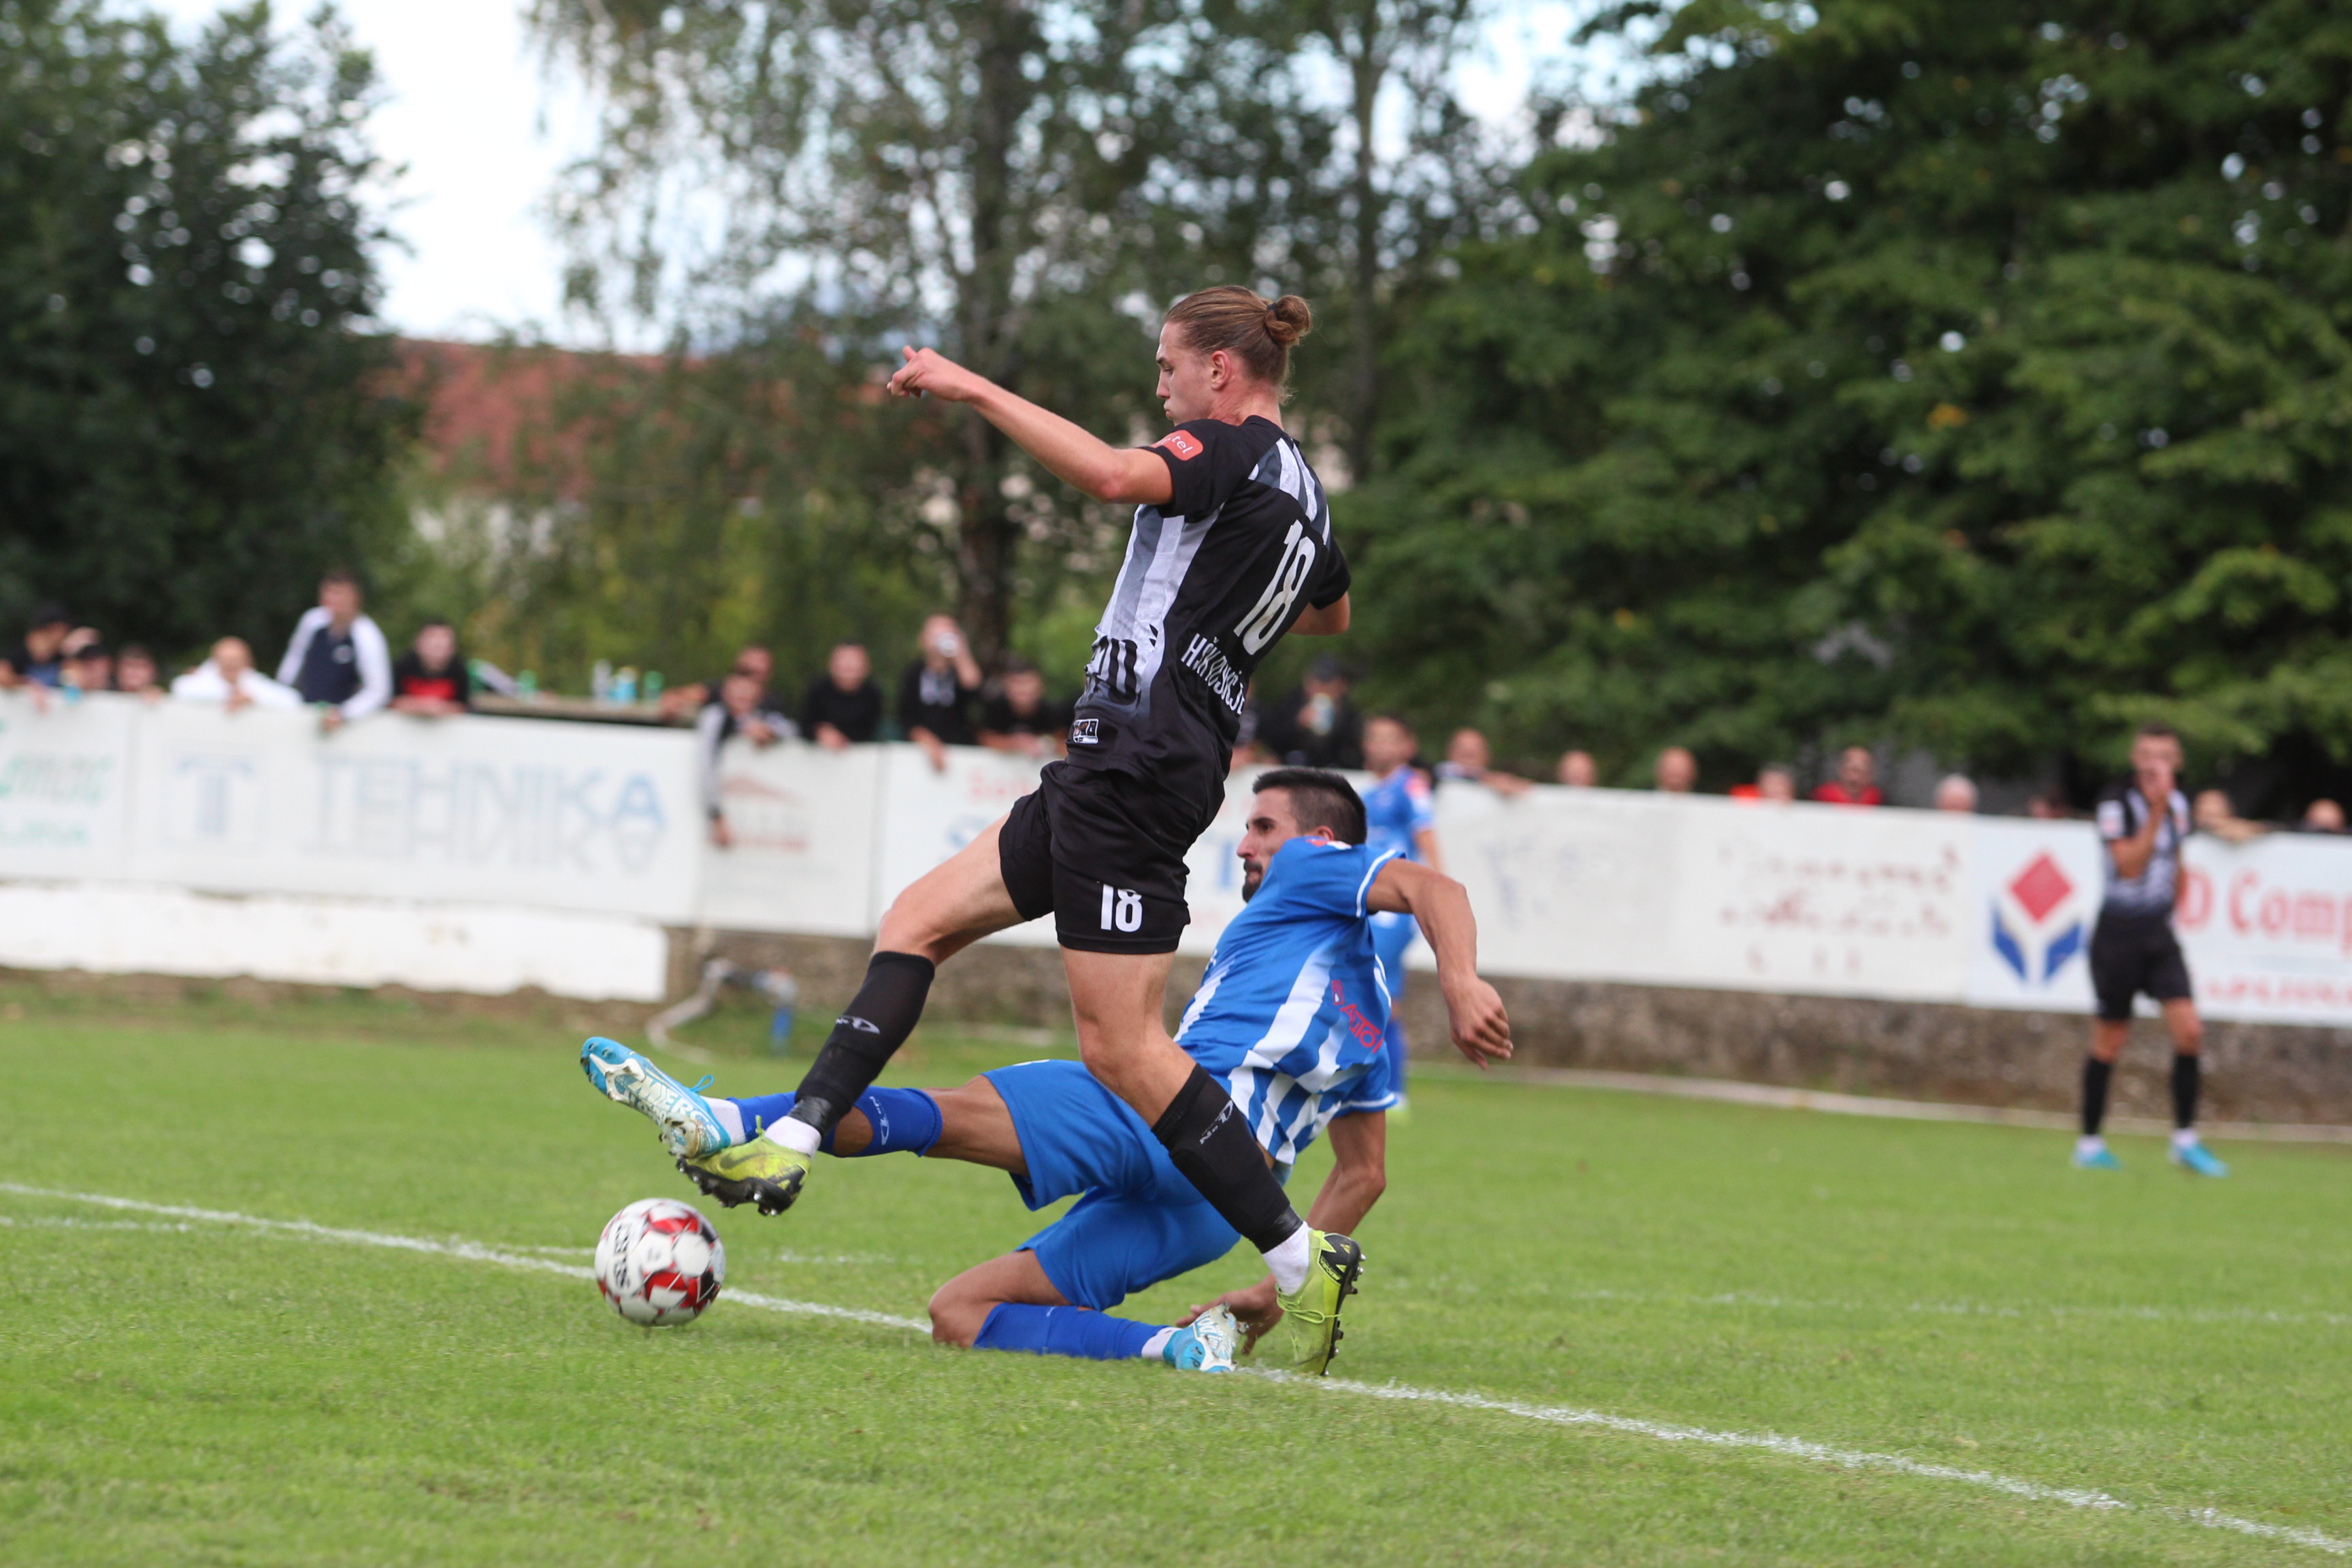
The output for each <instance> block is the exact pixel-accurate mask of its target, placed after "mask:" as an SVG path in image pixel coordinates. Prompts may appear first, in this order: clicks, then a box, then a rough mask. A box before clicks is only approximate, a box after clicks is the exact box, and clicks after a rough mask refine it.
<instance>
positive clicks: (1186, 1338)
mask: <svg viewBox="0 0 2352 1568" xmlns="http://www.w3.org/2000/svg"><path fill="white" fill-rule="evenodd" d="M1241 1342H1242V1325H1241V1322H1240V1321H1239V1320H1238V1319H1236V1318H1235V1317H1234V1311H1233V1309H1232V1308H1231V1307H1227V1306H1224V1305H1223V1304H1220V1305H1217V1306H1214V1307H1212V1308H1210V1309H1209V1310H1207V1311H1205V1312H1203V1313H1202V1314H1201V1315H1200V1316H1199V1317H1197V1318H1195V1319H1193V1320H1192V1323H1191V1324H1190V1325H1189V1326H1188V1327H1185V1328H1181V1329H1179V1330H1177V1331H1175V1332H1174V1333H1172V1334H1171V1335H1169V1336H1168V1342H1167V1343H1166V1344H1164V1345H1161V1346H1160V1360H1161V1361H1164V1362H1166V1363H1168V1364H1169V1365H1170V1366H1172V1367H1174V1368H1175V1369H1176V1370H1177V1371H1179V1372H1231V1371H1233V1370H1234V1348H1235V1347H1236V1346H1238V1345H1239V1344H1240V1343H1241Z"/></svg>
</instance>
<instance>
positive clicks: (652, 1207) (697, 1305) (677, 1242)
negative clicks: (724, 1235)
mask: <svg viewBox="0 0 2352 1568" xmlns="http://www.w3.org/2000/svg"><path fill="white" fill-rule="evenodd" d="M726 1278H727V1248H726V1247H724V1246H723V1245H721V1244H720V1242H719V1233H718V1232H717V1231H715V1230H713V1229H711V1228H710V1222H709V1220H707V1219H705V1218H703V1217H702V1215H701V1214H700V1213H699V1212H698V1211H697V1210H696V1209H694V1208H693V1207H692V1206H690V1205H687V1204H682V1203H679V1202H677V1200H676V1199H674V1198H640V1199H638V1200H637V1201H636V1202H635V1203H633V1204H631V1205H629V1206H628V1207H627V1208H625V1209H623V1210H622V1211H621V1212H620V1213H619V1214H616V1215H614V1216H613V1218H612V1221H611V1223H609V1224H607V1225H606V1226H604V1235H603V1236H600V1237H597V1238H596V1289H599V1290H601V1291H603V1292H604V1300H606V1301H608V1302H610V1303H612V1307H613V1310H614V1311H616V1312H618V1313H620V1314H621V1316H623V1317H624V1318H626V1319H627V1320H628V1321H631V1322H633V1323H642V1324H644V1325H645V1326H646V1328H649V1329H659V1328H667V1327H668V1326H670V1325H671V1324H673V1323H690V1322H692V1321H694V1320H695V1319H697V1318H698V1317H700V1316H702V1310H703V1309H704V1308H705V1307H708V1306H709V1305H710V1303H711V1302H713V1301H715V1300H718V1299H719V1285H720V1284H721V1283H723V1282H724V1281H725V1279H726Z"/></svg>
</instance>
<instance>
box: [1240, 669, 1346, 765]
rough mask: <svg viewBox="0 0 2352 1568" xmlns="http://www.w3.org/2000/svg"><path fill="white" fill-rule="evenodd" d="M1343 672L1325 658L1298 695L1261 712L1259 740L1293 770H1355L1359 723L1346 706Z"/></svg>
mask: <svg viewBox="0 0 2352 1568" xmlns="http://www.w3.org/2000/svg"><path fill="white" fill-rule="evenodd" d="M1348 688H1349V679H1348V672H1347V670H1346V669H1345V668H1342V667H1341V666H1340V664H1339V660H1338V659H1336V658H1331V657H1330V656H1329V655H1328V654H1326V655H1324V656H1323V657H1322V658H1318V659H1317V660H1316V661H1315V663H1314V665H1313V667H1312V668H1309V669H1308V670H1307V679H1306V680H1305V681H1303V682H1301V683H1300V685H1299V688H1298V689H1297V691H1294V692H1292V693H1291V694H1290V695H1289V696H1288V697H1286V698H1284V699H1283V700H1281V701H1279V702H1277V703H1276V704H1274V705H1273V706H1272V707H1271V708H1268V709H1267V710H1266V711H1265V722H1264V724H1263V725H1262V726H1261V727H1260V728H1259V731H1258V739H1259V740H1260V741H1262V742H1265V748H1266V749H1267V750H1268V751H1270V752H1273V753H1274V754H1275V755H1276V756H1277V757H1279V758H1281V759H1282V760H1283V761H1284V762H1285V763H1288V764H1290V765H1291V766H1292V767H1295V768H1360V767H1362V766H1363V765H1364V717H1363V715H1362V714H1360V713H1359V712H1357V711H1356V705H1355V704H1354V703H1353V702H1351V701H1349V700H1348Z"/></svg>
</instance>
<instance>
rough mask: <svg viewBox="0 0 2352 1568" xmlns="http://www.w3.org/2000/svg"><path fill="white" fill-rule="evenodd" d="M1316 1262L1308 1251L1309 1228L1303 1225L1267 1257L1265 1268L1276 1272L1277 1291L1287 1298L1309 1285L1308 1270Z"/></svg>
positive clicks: (1275, 1283)
mask: <svg viewBox="0 0 2352 1568" xmlns="http://www.w3.org/2000/svg"><path fill="white" fill-rule="evenodd" d="M1314 1260H1315V1255H1314V1254H1313V1253H1312V1252H1310V1251H1308V1250H1307V1227H1306V1226H1303V1225H1302V1226H1299V1227H1298V1228H1297V1230H1294V1231H1292V1232H1291V1233H1290V1235H1289V1236H1288V1237H1286V1239H1285V1240H1284V1241H1283V1243H1282V1245H1281V1246H1279V1247H1276V1248H1275V1249H1274V1250H1273V1251H1272V1252H1269V1253H1267V1254H1266V1255H1265V1266H1266V1267H1267V1268H1270V1269H1272V1270H1274V1285H1275V1289H1277V1290H1280V1291H1281V1292H1282V1293H1283V1294H1284V1295H1286V1296H1287V1295H1289V1294H1291V1293H1292V1292H1293V1291H1295V1290H1297V1289H1298V1288H1299V1287H1300V1286H1301V1285H1304V1284H1306V1283H1307V1265H1308V1264H1310V1263H1312V1262H1314Z"/></svg>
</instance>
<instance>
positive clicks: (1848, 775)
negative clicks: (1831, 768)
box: [1813, 746, 1886, 805]
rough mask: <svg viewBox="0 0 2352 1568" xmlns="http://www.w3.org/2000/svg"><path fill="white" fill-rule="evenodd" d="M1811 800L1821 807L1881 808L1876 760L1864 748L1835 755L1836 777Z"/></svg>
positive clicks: (1823, 785) (1883, 798)
mask: <svg viewBox="0 0 2352 1568" xmlns="http://www.w3.org/2000/svg"><path fill="white" fill-rule="evenodd" d="M1813 798H1814V799H1815V800H1818V801H1820V802H1822V804H1823V805H1885V804H1886V795H1885V791H1883V790H1881V789H1880V788H1879V787H1878V759H1877V758H1875V757H1874V756H1872V755H1871V754H1870V748H1869V747H1868V746H1848V747H1847V748H1846V749H1845V750H1844V751H1843V752H1839V753H1838V764H1837V776H1836V777H1835V778H1832V779H1831V780H1829V781H1828V782H1827V783H1825V784H1822V786H1821V787H1820V788H1819V789H1816V790H1815V791H1813Z"/></svg>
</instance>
